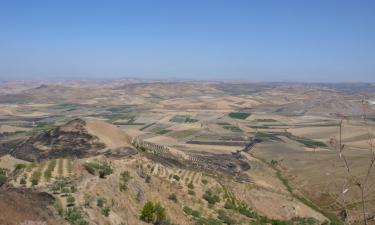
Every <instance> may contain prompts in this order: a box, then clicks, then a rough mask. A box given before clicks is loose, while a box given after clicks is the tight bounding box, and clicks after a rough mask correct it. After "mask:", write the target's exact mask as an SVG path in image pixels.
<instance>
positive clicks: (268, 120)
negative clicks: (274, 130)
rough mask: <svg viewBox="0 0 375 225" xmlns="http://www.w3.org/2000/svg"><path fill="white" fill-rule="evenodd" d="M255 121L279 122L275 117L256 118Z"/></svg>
mask: <svg viewBox="0 0 375 225" xmlns="http://www.w3.org/2000/svg"><path fill="white" fill-rule="evenodd" d="M254 122H277V120H274V119H255V120H254Z"/></svg>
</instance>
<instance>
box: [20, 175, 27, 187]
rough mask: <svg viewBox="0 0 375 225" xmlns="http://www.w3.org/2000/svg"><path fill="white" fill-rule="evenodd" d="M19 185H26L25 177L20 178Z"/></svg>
mask: <svg viewBox="0 0 375 225" xmlns="http://www.w3.org/2000/svg"><path fill="white" fill-rule="evenodd" d="M20 184H21V185H26V177H21V179H20Z"/></svg>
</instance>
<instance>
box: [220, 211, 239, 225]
mask: <svg viewBox="0 0 375 225" xmlns="http://www.w3.org/2000/svg"><path fill="white" fill-rule="evenodd" d="M217 218H218V219H220V220H221V221H223V222H224V223H225V224H228V225H233V224H236V223H237V221H236V220H235V219H233V218H231V217H230V216H229V215H228V214H227V213H226V212H225V211H224V210H223V209H220V210H219V211H218V216H217Z"/></svg>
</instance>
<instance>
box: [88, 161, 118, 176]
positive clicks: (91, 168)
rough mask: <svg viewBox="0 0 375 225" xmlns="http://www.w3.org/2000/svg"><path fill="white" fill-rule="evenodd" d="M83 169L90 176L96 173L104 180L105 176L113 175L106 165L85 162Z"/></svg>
mask: <svg viewBox="0 0 375 225" xmlns="http://www.w3.org/2000/svg"><path fill="white" fill-rule="evenodd" d="M84 166H85V169H86V171H87V172H89V173H90V174H93V175H95V174H96V172H98V174H99V177H100V178H106V176H108V175H110V174H112V173H113V169H112V167H111V166H110V165H108V164H103V163H98V162H87V163H85V165H84Z"/></svg>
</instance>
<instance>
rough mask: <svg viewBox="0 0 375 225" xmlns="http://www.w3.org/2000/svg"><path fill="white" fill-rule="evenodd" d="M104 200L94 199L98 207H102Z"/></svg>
mask: <svg viewBox="0 0 375 225" xmlns="http://www.w3.org/2000/svg"><path fill="white" fill-rule="evenodd" d="M106 202H107V201H106V200H105V198H98V199H97V200H96V206H98V207H99V208H102V207H103V206H104V204H105V203H106Z"/></svg>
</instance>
